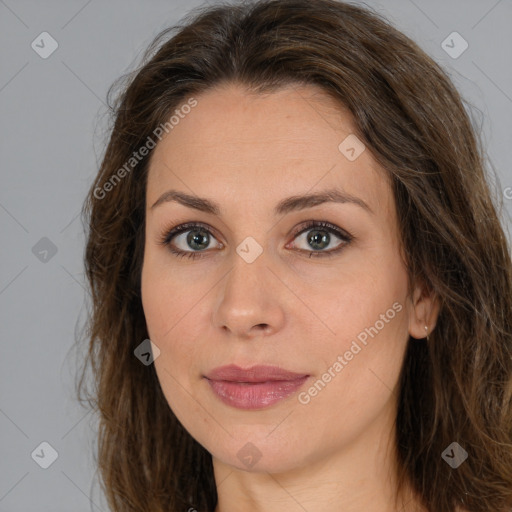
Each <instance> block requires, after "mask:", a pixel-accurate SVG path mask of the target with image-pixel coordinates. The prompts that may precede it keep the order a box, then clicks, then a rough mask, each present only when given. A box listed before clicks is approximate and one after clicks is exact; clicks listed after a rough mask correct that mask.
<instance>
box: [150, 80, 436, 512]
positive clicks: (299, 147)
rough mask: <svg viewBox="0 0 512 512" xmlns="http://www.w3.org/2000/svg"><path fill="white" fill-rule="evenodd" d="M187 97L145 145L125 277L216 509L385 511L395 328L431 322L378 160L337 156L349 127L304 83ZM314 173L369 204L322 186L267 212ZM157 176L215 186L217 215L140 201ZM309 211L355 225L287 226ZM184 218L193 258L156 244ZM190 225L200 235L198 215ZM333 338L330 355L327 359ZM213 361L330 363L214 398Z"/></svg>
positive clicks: (298, 367)
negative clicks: (249, 257)
mask: <svg viewBox="0 0 512 512" xmlns="http://www.w3.org/2000/svg"><path fill="white" fill-rule="evenodd" d="M195 98H196V99H197V101H198V104H197V106H196V107H195V108H193V109H192V111H191V112H190V113H189V114H188V115H186V116H184V118H183V119H180V121H179V124H177V125H176V126H175V127H174V128H173V129H172V131H170V133H169V134H168V135H166V136H165V137H164V138H162V140H161V141H160V142H159V143H158V145H157V147H156V148H155V150H154V152H153V155H152V159H151V162H150V167H149V174H148V182H147V196H146V199H147V201H146V205H147V209H146V240H145V252H144V264H143V268H142V283H141V284H142V302H143V307H144V314H145V317H146V322H147V326H148V333H149V337H150V339H151V340H152V341H153V343H155V345H157V346H158V348H159V349H160V351H161V353H160V356H159V357H157V359H155V363H154V364H155V369H156V372H157V375H158V378H159V381H160V384H161V387H162V390H163V392H164V394H165V397H166V399H167V401H168V403H169V406H170V407H171V409H172V410H173V412H174V414H175V415H176V416H177V418H178V419H179V420H180V422H181V423H182V424H183V425H184V427H185V428H186V429H187V431H188V432H189V433H190V434H191V435H192V436H193V437H194V438H195V439H196V440H197V441H198V442H199V443H200V444H201V445H202V446H204V447H205V448H206V449H207V450H208V451H209V452H210V453H211V454H212V459H213V466H214V473H215V480H216V484H217V493H218V497H219V501H218V506H217V508H216V512H235V511H240V510H244V511H247V512H256V511H258V512H263V511H265V512H274V511H279V512H282V510H293V511H295V510H296V511H304V510H306V511H308V512H317V511H322V512H339V511H340V510H343V511H344V512H360V511H365V512H391V511H396V510H397V509H396V508H395V507H394V501H393V498H394V495H393V488H394V484H395V471H396V465H395V462H394V457H393V455H392V454H393V449H394V420H395V417H396V408H397V403H396V400H397V395H398V387H397V386H398V378H399V372H400V369H401V365H402V361H403V357H404V353H405V349H406V345H407V342H408V339H409V335H410V336H413V337H415V338H418V339H421V338H424V337H425V325H427V326H428V332H429V333H430V332H431V331H432V329H433V328H434V326H435V321H436V317H437V309H436V304H435V303H434V302H433V301H432V300H431V299H430V298H429V297H428V295H427V294H426V293H425V292H424V290H423V289H422V288H421V287H419V286H416V287H415V288H414V289H413V293H412V294H411V295H409V294H408V288H407V284H408V283H407V273H406V268H405V265H404V262H403V259H402V258H401V255H400V243H399V236H398V222H397V218H396V211H395V205H394V199H393V196H392V192H391V188H390V185H389V183H388V181H387V179H386V178H385V174H384V172H383V171H382V169H380V168H379V166H378V165H377V164H376V162H375V160H374V159H373V158H372V155H371V154H370V151H369V150H368V148H367V149H366V150H365V151H363V152H362V153H361V154H360V155H359V156H358V157H357V158H356V159H355V160H354V161H350V160H349V159H348V158H346V157H345V155H344V154H342V153H341V151H340V150H339V149H338V146H339V144H340V143H341V142H342V141H343V140H344V139H345V138H346V137H347V136H348V135H350V134H352V133H353V132H354V130H353V125H352V121H351V117H350V116H349V113H348V112H347V111H345V110H341V109H340V107H339V105H338V104H337V103H335V102H334V100H333V99H331V98H329V97H328V96H326V95H325V94H324V93H323V92H322V90H321V89H318V88H316V87H313V86H293V87H292V86H290V87H286V88H283V89H280V90H279V91H276V92H273V93H270V94H265V95H254V94H249V93H247V92H246V91H245V89H244V88H243V87H242V86H240V85H235V84H230V85H224V86H222V87H218V88H215V89H212V90H209V91H208V92H206V93H203V94H201V95H198V96H195ZM331 188H337V189H338V190H341V191H343V192H344V193H346V194H350V195H351V196H353V197H356V198H358V199H359V200H360V201H364V203H366V204H367V206H368V208H369V210H367V209H366V208H364V207H362V206H360V205H359V204H356V203H354V202H344V203H339V202H327V203H322V204H318V205H316V206H313V207H308V208H305V209H302V210H294V211H289V212H287V213H283V214H281V215H277V216H276V215H275V214H274V211H273V210H274V207H275V206H276V205H277V203H279V202H280V201H281V200H283V199H285V198H288V197H290V196H298V195H303V194H306V193H309V194H311V193H317V192H319V191H323V190H326V189H331ZM171 189H173V190H177V191H180V192H183V193H186V194H190V195H193V196H198V197H201V198H208V199H210V200H211V201H215V202H216V203H218V205H219V208H220V214H219V215H215V214H213V213H206V212H202V211H199V210H195V209H192V208H189V207H187V206H185V205H183V204H179V203H178V202H176V201H168V202H162V203H161V204H159V205H158V206H155V207H154V208H152V205H153V204H154V203H155V202H156V201H157V199H158V198H159V197H160V196H161V195H162V194H163V193H164V192H167V191H168V190H171ZM309 220H315V221H325V222H329V223H330V224H332V225H334V226H336V227H338V228H340V229H341V230H345V231H347V232H348V233H350V234H351V235H353V237H354V238H353V240H352V241H350V242H349V243H347V242H344V241H342V240H341V239H340V238H338V236H337V235H336V234H335V233H333V232H331V231H329V230H328V229H327V228H325V227H312V228H311V227H308V229H307V230H306V231H305V232H303V230H302V229H301V226H302V225H304V224H305V222H306V221H309ZM188 222H199V223H201V224H203V225H206V226H207V227H208V231H209V232H210V234H209V237H208V238H207V239H206V240H205V241H204V247H205V248H200V247H199V248H198V245H197V244H196V245H190V244H189V243H187V238H186V237H187V234H188V232H185V234H179V235H178V236H177V237H176V238H174V239H173V241H172V244H173V246H174V248H175V249H178V250H182V251H188V252H196V253H201V254H200V255H199V256H200V257H198V258H197V259H189V258H186V257H185V258H178V257H177V256H176V255H174V254H172V253H171V252H170V250H169V247H166V246H164V245H162V244H159V243H158V241H159V237H160V235H161V234H162V233H164V230H166V229H167V228H172V227H175V226H178V225H180V224H183V223H188ZM298 228H299V229H298ZM189 229H193V228H189ZM294 230H295V231H294ZM315 230H320V235H321V236H322V235H323V236H324V237H326V236H328V235H330V242H329V243H328V244H325V245H324V246H323V247H325V248H322V249H320V251H323V252H324V253H325V252H328V251H331V250H334V249H336V248H339V247H342V246H343V248H342V249H341V251H340V252H338V253H333V254H332V256H331V257H321V255H320V256H317V255H314V256H313V257H309V256H310V254H311V253H312V252H316V253H318V252H319V250H317V251H314V250H313V247H314V246H312V245H311V244H310V243H309V242H308V236H309V235H311V234H312V232H313V233H314V232H315ZM196 234H197V236H198V238H199V240H200V241H199V242H198V243H199V245H200V244H201V243H203V242H201V234H203V240H204V236H205V235H204V227H200V228H198V229H196ZM247 237H252V238H253V239H254V240H255V241H256V242H257V244H259V246H260V247H261V249H262V253H261V254H260V255H259V256H258V257H257V258H256V259H255V260H254V261H252V262H251V263H248V262H247V261H246V259H244V258H242V257H241V256H240V255H239V253H237V251H236V249H237V247H238V246H240V244H241V243H242V242H243V241H244V240H245V239H246V238H247ZM319 238H320V237H319ZM251 247H252V248H251V249H250V251H254V246H251ZM393 304H395V309H393ZM397 305H398V306H397ZM400 306H401V307H400ZM387 311H388V312H389V311H391V313H386V312H387ZM386 314H387V315H388V316H386V318H385V320H386V321H384V322H383V321H380V323H376V322H377V321H379V319H382V315H384V316H385V315H386ZM391 316H392V318H391ZM381 324H382V327H380V325H381ZM376 325H377V331H378V332H377V334H374V335H373V337H370V336H368V342H367V344H366V345H363V344H361V343H358V344H359V345H360V347H361V350H360V351H358V352H357V354H356V355H354V356H353V357H351V358H350V360H348V359H349V357H350V354H348V356H347V357H345V356H344V354H346V353H347V351H350V347H351V344H352V343H353V341H354V340H357V336H358V335H360V333H362V332H363V331H365V329H367V328H370V327H372V326H376ZM413 341H414V340H413ZM416 343H421V341H417V342H416ZM340 355H341V356H342V357H343V360H344V361H345V363H346V364H344V366H343V369H342V370H341V371H334V373H333V370H332V368H333V365H334V363H335V362H336V361H337V360H338V361H339V359H337V358H338V356H340ZM230 363H234V364H237V365H238V366H241V367H243V368H247V367H250V366H252V365H255V364H269V365H277V366H280V367H282V368H285V369H288V370H291V371H294V372H299V373H307V374H308V375H310V377H309V380H308V382H307V383H306V385H305V386H304V387H303V388H301V390H300V391H301V392H304V391H305V392H307V391H308V390H309V389H310V388H311V387H312V386H313V385H314V383H315V382H316V381H317V380H318V379H321V378H322V375H324V374H325V373H326V372H327V371H328V369H329V368H331V373H330V375H331V377H332V378H331V380H330V381H329V382H328V383H327V384H326V385H325V387H324V388H323V389H321V391H320V392H318V393H317V394H315V393H314V390H313V391H312V392H311V394H310V395H305V394H304V393H303V394H302V395H301V396H302V397H303V401H302V402H301V401H299V398H298V396H299V393H295V394H293V395H292V396H290V397H288V398H286V399H284V400H281V401H279V402H277V403H275V404H273V405H271V406H270V407H266V408H262V409H258V410H241V409H238V408H235V407H232V406H230V405H227V404H225V403H223V402H221V401H220V400H219V398H218V397H217V396H216V395H215V394H214V393H213V392H212V390H211V388H210V386H209V384H208V382H207V381H206V380H205V379H204V378H203V376H204V374H205V373H207V372H208V371H210V370H212V369H213V368H215V367H217V366H222V365H226V364H230ZM333 375H335V376H334V377H333ZM324 382H325V381H324ZM305 396H309V397H310V400H309V401H308V402H307V403H305V402H306V400H305V399H304V397H305ZM247 443H252V445H254V447H256V449H257V452H256V451H255V448H254V447H252V448H250V450H253V452H254V453H259V457H260V458H259V459H258V460H257V462H256V463H255V464H254V465H253V466H252V467H248V465H247V464H245V463H244V461H243V460H242V459H241V458H239V456H237V454H239V451H240V449H241V448H242V447H244V445H246V444H247ZM252 445H250V446H252ZM246 449H247V448H246ZM191 471H193V468H191ZM399 504H400V506H401V507H399V509H398V510H402V511H403V512H409V511H413V510H415V511H417V510H421V508H420V507H419V506H417V502H416V500H415V499H414V498H413V496H412V494H410V492H409V491H408V490H406V492H405V493H404V495H403V496H402V501H400V502H399Z"/></svg>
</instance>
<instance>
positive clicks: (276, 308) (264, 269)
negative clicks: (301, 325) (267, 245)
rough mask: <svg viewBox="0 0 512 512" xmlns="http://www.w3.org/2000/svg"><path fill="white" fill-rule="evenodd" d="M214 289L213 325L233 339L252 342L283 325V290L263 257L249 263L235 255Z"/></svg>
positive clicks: (283, 287)
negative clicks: (228, 269) (228, 268)
mask: <svg viewBox="0 0 512 512" xmlns="http://www.w3.org/2000/svg"><path fill="white" fill-rule="evenodd" d="M234 259H235V261H234V264H233V267H232V268H231V270H230V271H229V272H228V273H227V275H226V276H225V278H224V279H223V280H222V281H221V283H219V286H218V287H217V288H216V290H217V297H216V300H215V304H214V310H213V318H212V320H213V324H214V327H215V328H216V329H222V330H223V331H225V334H230V335H231V336H233V337H234V338H239V339H245V340H247V339H252V338H254V337H259V336H268V335H271V334H273V333H275V332H278V331H279V330H280V329H281V328H282V327H283V325H284V322H285V312H284V309H283V308H284V300H285V296H284V295H283V294H284V293H285V292H286V287H285V286H283V284H282V283H281V282H280V281H279V279H276V277H275V274H274V272H275V270H271V269H270V267H269V266H268V264H267V261H266V258H265V253H263V254H262V255H260V256H259V257H258V258H257V259H256V260H255V261H253V262H252V263H247V262H246V261H244V260H243V259H242V258H241V257H239V256H238V255H235V258H234Z"/></svg>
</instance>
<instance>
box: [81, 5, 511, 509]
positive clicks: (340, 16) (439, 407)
mask: <svg viewBox="0 0 512 512" xmlns="http://www.w3.org/2000/svg"><path fill="white" fill-rule="evenodd" d="M192 14H193V15H192ZM192 14H191V15H190V16H189V17H187V18H186V19H185V22H184V23H183V24H182V25H178V26H176V27H172V28H169V29H166V30H165V31H163V32H161V33H160V34H159V35H158V36H157V37H156V38H155V39H154V41H153V43H152V44H151V46H150V47H149V48H148V50H147V52H146V53H145V55H144V57H143V62H142V64H141V65H140V66H139V67H138V69H137V70H136V71H134V72H133V73H131V74H128V75H127V76H125V77H124V79H123V80H121V81H120V82H118V83H117V84H115V85H117V86H118V89H120V90H119V91H118V92H117V96H116V99H115V101H111V97H112V94H113V92H114V91H115V89H111V90H110V91H109V101H110V104H111V109H112V115H113V117H112V119H113V126H112V127H111V132H110V140H109V143H108V146H107V148H106V150H105V154H104V157H103V161H102V163H101V167H100V169H99V172H98V174H97V177H96V178H95V180H94V183H93V184H92V186H91V189H90V191H89V194H88V196H87V198H86V201H85V203H84V207H83V211H82V214H83V219H84V222H85V224H86V226H87V228H88V234H87V243H86V250H85V267H86V274H87V277H88V281H89V285H90V289H91V294H92V295H91V299H92V307H91V311H90V312H89V319H88V323H87V328H86V329H85V332H86V337H87V340H88V348H87V350H88V354H87V358H86V364H85V365H84V368H83V373H82V375H81V378H80V381H79V382H78V383H77V390H78V396H79V399H80V400H81V401H83V398H82V396H85V394H86V395H87V398H86V401H87V403H88V404H89V405H90V406H91V407H93V408H94V410H95V411H97V412H98V415H99V434H98V463H99V469H100V472H101V478H102V482H101V483H102V487H103V489H104V492H105V494H106V496H107V499H108V501H109V505H110V507H111V509H112V510H113V511H114V512H121V511H123V512H128V511H143V510H147V511H152V512H157V511H161V512H164V511H165V512H172V511H178V510H180V511H184V510H187V509H188V508H189V507H193V508H194V509H196V510H198V511H199V512H206V511H213V510H214V508H215V506H216V503H217V493H216V486H215V480H214V477H213V468H212V461H211V456H210V454H209V453H208V452H207V451H206V450H205V449H204V448H203V447H202V446H201V445H199V444H198V443H197V442H196V441H195V440H194V439H193V438H192V437H191V436H190V435H189V434H188V432H187V431H185V429H184V428H183V427H182V426H181V424H180V423H179V421H178V420H177V419H176V417H175V416H174V414H173V412H172V411H171V410H170V408H169V406H168V403H167V401H166V399H165V397H164V395H163V393H162V390H161V388H160V385H159V382H158V379H157V376H156V372H155V369H154V366H153V365H149V366H145V365H143V364H141V362H140V361H139V360H138V359H137V358H136V357H135V356H134V350H135V348H136V347H137V346H138V345H139V344H140V343H141V342H142V341H143V340H144V339H146V338H148V333H147V329H146V323H145V318H144V314H143V310H142V305H141V294H140V276H141V266H142V257H143V251H144V229H145V227H144V224H145V194H146V177H147V170H148V162H149V158H150V156H151V154H152V153H151V150H150V151H149V153H148V154H147V155H146V156H144V157H142V158H140V157H139V158H138V159H137V161H136V162H134V161H131V160H130V159H131V158H133V154H134V152H136V151H138V149H139V148H141V147H142V146H144V145H147V141H148V140H149V139H148V137H149V138H152V139H153V140H154V138H155V135H154V134H155V130H157V129H158V127H159V126H161V125H162V124H164V123H166V122H169V118H170V116H171V115H172V114H173V112H174V111H175V110H176V109H177V108H178V107H179V106H180V105H182V104H183V103H185V102H187V101H190V98H193V97H196V96H198V95H199V94H200V93H201V92H203V91H206V90H207V89H211V88H212V87H213V86H215V85H218V84H220V83H226V82H236V83H239V84H242V85H243V86H245V87H246V88H247V90H248V91H251V92H255V93H260V92H268V91H273V90H276V89H278V88H279V87H282V86H284V85H289V84H314V85H317V86H319V87H321V88H322V89H323V90H324V91H325V92H326V93H328V94H329V95H331V96H332V97H334V98H335V99H336V100H337V101H338V102H339V105H340V106H344V107H346V108H348V109H349V111H350V112H351V114H352V115H353V119H354V126H355V127H356V135H357V137H359V138H360V139H361V140H362V141H363V142H364V144H365V145H366V147H367V148H368V150H369V151H371V153H372V156H373V157H374V158H375V159H376V160H377V162H378V163H379V164H380V165H381V166H382V167H383V168H384V169H385V171H386V173H387V174H388V175H389V177H390V179H391V183H392V187H393V193H394V198H395V202H396V208H397V212H398V219H399V223H400V233H401V242H402V245H403V252H404V255H405V258H406V262H407V265H408V273H409V282H410V286H411V289H412V283H416V282H417V280H421V281H422V282H423V283H425V285H426V286H427V288H428V289H429V290H430V291H431V293H433V294H435V296H436V297H437V298H438V300H439V304H440V311H439V316H438V320H437V325H436V328H435V330H434V331H433V332H432V333H431V334H430V336H429V339H428V341H427V340H424V341H422V342H418V341H414V340H409V345H408V348H407V353H406V357H405V361H404V365H403V369H402V373H401V376H400V396H399V407H398V414H397V418H396V446H397V453H396V457H397V460H398V464H399V488H400V489H401V488H402V486H404V485H405V484H406V483H408V484H410V485H412V487H413V489H414V490H415V492H417V494H418V496H419V498H420V499H421V501H422V503H423V504H424V506H425V507H426V508H427V509H428V510H429V511H432V512H434V511H435V512H453V511H454V510H455V507H461V508H464V509H466V510H468V511H471V512H489V511H491V510H492V511H505V510H509V507H512V263H511V257H510V248H509V247H508V243H507V239H506V237H505V234H504V231H503V228H502V226H501V224H500V219H499V217H498V213H497V210H498V206H496V204H497V197H496V195H495V194H494V193H492V192H491V190H490V187H489V185H488V176H486V173H485V167H484V162H483V154H484V153H483V150H482V143H481V141H480V139H479V138H478V137H477V136H476V135H475V129H474V128H473V125H472V123H471V119H470V117H469V115H468V113H467V112H466V110H465V108H464V104H463V100H462V99H461V97H460V95H459V94H458V92H457V91H456V89H455V88H454V86H453V85H452V83H451V81H450V79H449V78H448V76H447V74H446V73H445V72H444V71H443V70H442V69H441V68H440V66H439V65H437V64H436V63H435V62H434V61H433V60H432V59H431V58H430V57H429V56H428V55H427V54H426V53H425V52H424V51H422V50H421V49H420V48H419V47H418V46H417V45H416V44H415V43H414V42H413V41H411V40H410V39H409V38H407V37H406V36H405V35H403V34H402V33H401V32H399V31H397V30H396V29H395V28H393V27H392V26H391V25H390V24H389V22H387V20H385V19H384V18H383V17H382V16H381V15H379V14H378V13H376V12H371V11H370V9H369V8H362V7H358V6H355V5H351V4H346V3H342V2H338V1H335V0H264V1H258V2H254V1H253V2H243V3H237V4H235V5H233V4H225V5H220V4H219V5H217V6H213V7H210V6H209V7H203V8H201V9H197V10H196V11H195V12H193V13H192ZM127 162H131V164H130V166H128V167H127V166H126V163H127ZM123 168H124V172H120V169H123ZM114 177H116V178H115V179H114ZM89 365H90V367H91V369H92V371H93V379H94V380H93V382H94V389H93V390H92V392H86V393H85V394H84V391H86V390H85V386H84V382H85V376H86V370H87V369H88V367H89ZM453 442H457V443H458V444H459V445H460V446H461V447H462V448H463V449H464V450H465V451H466V452H467V453H468V458H467V460H465V461H464V462H463V463H462V464H461V465H460V466H459V467H458V468H456V469H454V468H452V467H451V466H450V465H449V464H447V462H446V461H445V460H443V458H442V456H441V455H442V453H443V452H444V450H445V449H446V448H447V447H449V446H450V445H451V443H453Z"/></svg>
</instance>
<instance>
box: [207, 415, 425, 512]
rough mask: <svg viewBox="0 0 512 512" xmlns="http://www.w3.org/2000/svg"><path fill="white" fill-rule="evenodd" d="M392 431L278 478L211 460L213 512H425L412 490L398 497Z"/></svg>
mask: <svg viewBox="0 0 512 512" xmlns="http://www.w3.org/2000/svg"><path fill="white" fill-rule="evenodd" d="M392 426H393V422H392V421H390V422H389V424H388V427H389V429H388V430H385V431H383V430H379V429H378V428H377V429H375V431H374V432H372V431H367V432H365V433H362V434H361V435H359V437H358V439H355V440H354V442H353V443H351V444H350V446H348V447H344V448H343V449H341V450H340V451H338V452H336V453H324V454H317V456H316V458H315V460H304V463H303V464H302V465H301V466H300V467H295V468H293V469H291V470H290V471H286V472H282V473H273V472H271V471H259V472H258V471H254V470H252V471H244V470H242V469H239V468H236V467H233V466H231V465H227V464H224V463H223V462H221V461H220V460H218V459H216V458H215V457H214V458H213V467H214V474H215V481H216V484H217V495H218V504H217V507H216V509H215V512H238V511H240V510H244V512H282V511H283V510H297V511H304V510H307V512H320V511H321V512H340V510H342V511H343V512H363V511H364V512H396V511H397V510H400V512H426V511H425V509H424V508H422V507H421V506H420V504H419V500H417V499H416V498H415V497H414V494H413V492H412V490H411V489H410V487H408V488H407V489H404V490H401V492H400V493H397V492H396V487H397V482H396V469H397V466H396V457H395V451H394V446H395V443H394V435H393V433H394V432H393V429H392ZM378 427H382V425H378ZM254 469H255V468H254ZM397 496H398V497H397Z"/></svg>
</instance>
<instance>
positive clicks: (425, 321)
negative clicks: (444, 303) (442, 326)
mask: <svg viewBox="0 0 512 512" xmlns="http://www.w3.org/2000/svg"><path fill="white" fill-rule="evenodd" d="M409 306H410V307H409V334H410V335H411V336H412V337H413V338H416V339H422V338H426V337H427V334H429V335H430V333H431V332H432V331H433V330H434V328H435V326H436V323H437V317H438V315H439V309H440V304H439V298H438V297H436V296H435V294H434V293H433V292H432V291H431V290H429V289H428V288H427V287H426V286H425V285H424V283H422V282H420V283H418V284H417V285H416V286H415V287H414V291H413V293H412V297H411V298H410V304H409ZM425 326H427V329H425Z"/></svg>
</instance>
